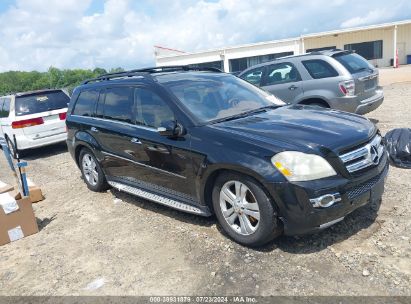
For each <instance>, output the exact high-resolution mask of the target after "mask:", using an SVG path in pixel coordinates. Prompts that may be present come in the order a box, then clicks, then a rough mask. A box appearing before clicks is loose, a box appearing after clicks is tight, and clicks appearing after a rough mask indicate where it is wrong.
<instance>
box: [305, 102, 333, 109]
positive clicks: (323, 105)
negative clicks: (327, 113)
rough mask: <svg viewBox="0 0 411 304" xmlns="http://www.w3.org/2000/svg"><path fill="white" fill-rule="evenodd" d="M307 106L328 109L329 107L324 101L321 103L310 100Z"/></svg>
mask: <svg viewBox="0 0 411 304" xmlns="http://www.w3.org/2000/svg"><path fill="white" fill-rule="evenodd" d="M307 106H312V107H319V108H326V109H328V108H329V107H328V106H327V105H325V104H324V103H321V102H310V103H308V104H307Z"/></svg>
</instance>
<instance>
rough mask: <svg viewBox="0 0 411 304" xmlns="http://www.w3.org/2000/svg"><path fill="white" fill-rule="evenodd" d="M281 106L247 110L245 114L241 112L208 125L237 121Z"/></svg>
mask: <svg viewBox="0 0 411 304" xmlns="http://www.w3.org/2000/svg"><path fill="white" fill-rule="evenodd" d="M278 107H281V106H278V105H269V106H265V107H261V108H257V109H254V110H249V111H245V112H241V113H238V114H235V115H232V116H227V117H223V118H218V119H215V120H212V121H210V123H212V124H213V123H218V122H222V121H229V120H234V119H239V118H243V117H247V116H250V115H253V114H258V113H262V112H267V110H269V109H275V108H278Z"/></svg>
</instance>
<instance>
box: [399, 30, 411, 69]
mask: <svg viewBox="0 0 411 304" xmlns="http://www.w3.org/2000/svg"><path fill="white" fill-rule="evenodd" d="M397 49H398V57H399V59H400V64H405V63H406V62H407V61H406V60H407V55H411V24H404V25H398V29H397Z"/></svg>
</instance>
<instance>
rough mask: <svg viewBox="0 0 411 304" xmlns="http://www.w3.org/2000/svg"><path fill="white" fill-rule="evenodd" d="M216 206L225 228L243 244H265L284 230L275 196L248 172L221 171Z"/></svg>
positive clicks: (215, 193)
mask: <svg viewBox="0 0 411 304" xmlns="http://www.w3.org/2000/svg"><path fill="white" fill-rule="evenodd" d="M213 207H214V211H215V214H216V217H217V219H218V222H219V223H220V225H221V227H222V228H223V230H224V231H225V232H226V233H227V234H228V235H229V236H230V237H231V238H232V239H234V240H235V241H236V242H238V243H240V244H243V245H246V246H261V245H263V244H265V243H267V242H269V241H271V240H272V239H274V238H275V237H276V236H278V235H280V234H281V232H282V227H281V225H280V223H279V220H278V218H277V212H276V210H275V208H274V206H273V204H272V202H271V199H270V198H269V197H268V196H267V194H266V193H265V192H264V190H263V189H262V187H261V186H260V185H259V184H258V183H257V182H256V181H255V180H254V179H252V178H250V177H248V176H244V175H240V174H234V173H224V174H222V175H220V176H219V177H218V178H217V180H216V183H215V185H214V188H213Z"/></svg>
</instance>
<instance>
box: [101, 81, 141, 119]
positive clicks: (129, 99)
mask: <svg viewBox="0 0 411 304" xmlns="http://www.w3.org/2000/svg"><path fill="white" fill-rule="evenodd" d="M103 112H104V114H103V115H104V118H107V119H111V120H117V121H122V122H127V123H133V122H134V99H133V88H132V87H116V88H107V89H106V93H105V99H104V111H103Z"/></svg>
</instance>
